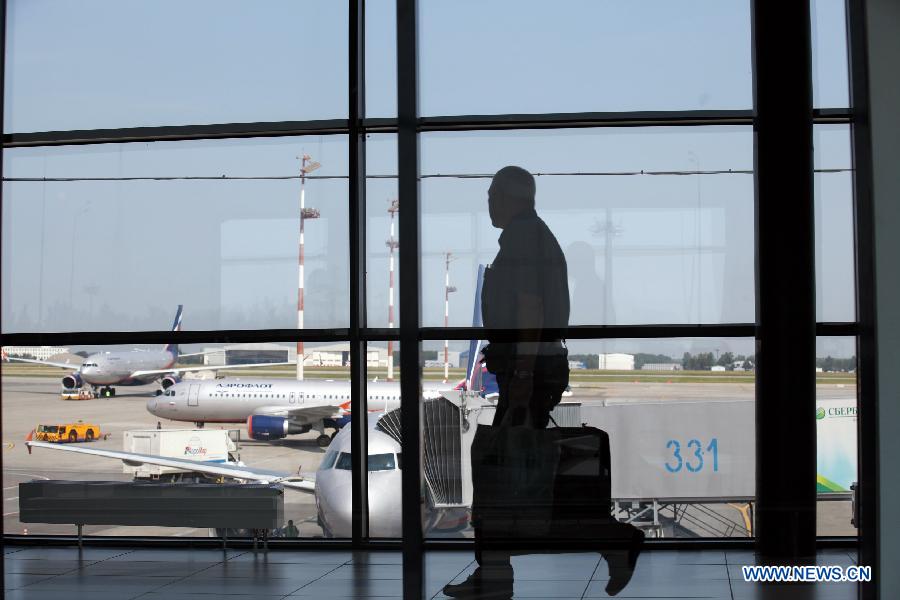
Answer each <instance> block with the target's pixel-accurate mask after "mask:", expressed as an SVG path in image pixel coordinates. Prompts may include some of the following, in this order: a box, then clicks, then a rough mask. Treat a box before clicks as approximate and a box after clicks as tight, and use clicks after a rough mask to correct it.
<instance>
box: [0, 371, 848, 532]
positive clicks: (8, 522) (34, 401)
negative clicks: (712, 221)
mask: <svg viewBox="0 0 900 600" xmlns="http://www.w3.org/2000/svg"><path fill="white" fill-rule="evenodd" d="M59 385H60V384H59V381H58V380H57V379H55V378H53V379H50V378H47V377H18V376H7V377H3V378H2V411H3V415H2V416H3V430H2V434H3V440H2V441H3V527H4V532H6V533H10V534H21V533H24V532H25V530H26V529H27V532H28V533H30V534H73V533H75V527H74V526H68V525H51V524H38V523H29V524H23V523H21V522H20V521H19V519H18V484H19V483H20V482H22V481H29V480H32V479H73V480H108V481H128V480H130V475H129V474H126V473H124V472H123V469H122V466H121V464H120V463H118V462H116V461H112V460H109V459H105V458H101V457H90V456H84V455H77V454H72V453H63V452H53V451H49V450H40V449H35V450H34V452H33V453H32V454H30V455H29V453H28V451H27V449H26V447H25V445H24V441H25V437H26V436H27V435H28V432H30V431H31V429H32V428H34V427H35V426H36V425H38V424H61V423H67V422H75V421H78V420H79V419H80V420H82V421H84V422H89V423H94V424H96V425H98V426H99V427H100V429H101V432H102V433H103V434H107V433H108V434H109V438H108V439H105V440H103V439H100V440H96V441H94V442H91V445H92V447H98V448H108V449H113V450H122V443H123V442H122V440H123V437H124V432H125V431H128V430H133V429H153V428H155V427H156V424H157V418H156V417H154V416H153V415H151V414H150V413H148V412H147V410H146V407H145V404H146V401H147V399H148V398H149V397H151V396H152V395H153V392H154V390H156V389H157V386H156V385H155V384H152V385H146V386H140V387H119V388H117V390H116V392H117V395H116V396H115V397H112V398H97V399H93V400H83V401H64V400H61V399H60V398H59ZM817 394H818V396H819V397H820V398H854V397H855V395H856V387H855V386H854V385H843V384H839V385H820V386H817ZM752 398H753V385H752V384H742V383H727V384H722V383H679V384H675V383H672V384H668V383H664V382H661V383H646V382H642V383H608V384H605V385H603V386H602V387H599V388H598V387H594V386H591V387H590V388H579V387H577V386H576V387H575V388H574V395H573V397H572V398H569V399H568V400H573V401H580V402H582V403H583V404H584V405H591V404H603V403H619V402H629V401H640V400H645V401H646V400H650V399H657V400H665V401H692V400H693V401H697V400H701V399H702V400H707V401H708V400H723V401H728V400H736V399H747V400H750V399H752ZM162 426H163V428H167V429H168V428H189V427H191V425H190V424H188V423H174V422H167V421H164V422H162ZM213 427H216V428H218V427H219V426H218V425H216V426H213V425H207V428H213ZM222 427H223V428H229V427H228V426H222ZM230 428H239V429H241V443H240V456H241V459H242V460H243V461H244V462H245V463H246V464H248V465H252V466H258V467H262V468H265V469H271V470H278V471H284V472H297V471H298V470H300V471H301V472H303V473H310V474H314V473H315V470H316V469H317V468H318V466H319V462H320V461H321V459H322V457H323V455H324V450H323V449H321V448H319V447H318V446H317V445H316V442H315V436H316V433H315V432H311V433H308V434H304V435H299V436H291V437H290V438H288V439H285V440H279V441H276V442H258V441H255V440H248V439H247V433H246V427H245V426H243V425H231V426H230ZM849 514H850V506H849V502H844V501H832V502H820V503H819V533H820V535H855V530H854V529H853V528H852V526H850V524H849ZM285 519H293V520H294V523H295V524H296V525H297V526H298V528H299V529H300V535H301V536H302V537H318V536H321V535H322V531H321V529H320V528H319V526H318V525H317V523H316V508H315V498H314V497H313V495H312V494H309V493H304V492H298V491H295V490H288V491H286V493H285ZM85 534H91V535H135V536H141V535H164V536H205V535H208V532H207V530H196V529H186V528H155V527H154V528H148V527H115V526H86V527H85Z"/></svg>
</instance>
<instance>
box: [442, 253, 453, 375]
mask: <svg viewBox="0 0 900 600" xmlns="http://www.w3.org/2000/svg"><path fill="white" fill-rule="evenodd" d="M451 260H454V259H453V255H452V254H451V253H450V252H446V253H444V329H446V328H447V327H449V326H450V294H451V293H452V292H455V291H456V288H455V287H454V286H452V285H450V261H451ZM449 377H450V340H444V383H447V379H448V378H449Z"/></svg>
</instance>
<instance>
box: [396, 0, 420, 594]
mask: <svg viewBox="0 0 900 600" xmlns="http://www.w3.org/2000/svg"><path fill="white" fill-rule="evenodd" d="M416 8H417V7H416V0H397V125H398V126H397V148H398V150H397V166H398V169H399V171H398V174H399V182H398V189H399V196H400V211H399V221H400V223H399V225H400V252H399V254H400V306H401V311H400V399H401V401H400V415H401V431H402V436H403V494H402V500H403V597H404V598H405V599H407V600H418V599H419V598H422V597H423V596H424V582H425V574H424V570H425V568H424V567H425V563H424V543H423V532H422V500H423V495H422V494H423V487H422V438H421V436H422V429H421V427H420V424H421V422H422V405H421V402H420V401H419V398H420V397H421V387H422V385H421V383H422V381H421V380H422V371H421V366H420V364H419V357H420V355H421V349H422V348H421V343H420V342H419V322H420V319H419V315H420V311H421V298H420V294H419V277H420V272H419V269H420V265H419V255H420V246H421V243H420V226H419V221H420V219H419V208H420V206H419V180H418V177H419V138H418V133H417V131H416V126H417V119H418V108H419V107H418V77H417V75H418V73H417V69H418V66H417V64H418V62H417V56H416V55H417V47H416V33H417V31H416V29H417V18H416Z"/></svg>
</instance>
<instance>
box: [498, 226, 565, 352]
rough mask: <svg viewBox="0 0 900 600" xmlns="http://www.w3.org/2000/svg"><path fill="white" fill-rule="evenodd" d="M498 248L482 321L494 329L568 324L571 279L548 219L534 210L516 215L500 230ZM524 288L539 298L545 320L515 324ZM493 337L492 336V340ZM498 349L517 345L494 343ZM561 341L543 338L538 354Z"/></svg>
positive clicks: (549, 326) (561, 327)
mask: <svg viewBox="0 0 900 600" xmlns="http://www.w3.org/2000/svg"><path fill="white" fill-rule="evenodd" d="M499 243H500V251H499V252H497V257H496V258H495V259H494V262H493V263H492V264H491V266H490V267H489V268H488V269H487V270H486V271H485V275H484V285H483V287H482V291H481V307H482V320H483V322H484V326H485V327H488V328H492V329H512V328H516V327H522V328H532V327H538V326H539V325H540V326H541V327H543V328H545V329H564V328H565V327H566V326H567V325H568V323H569V280H568V275H567V272H566V259H565V256H564V255H563V252H562V249H561V248H560V247H559V243H558V242H557V241H556V237H554V235H553V233H552V232H551V231H550V228H548V227H547V224H546V223H544V221H543V220H542V219H541V218H540V217H538V215H537V213H536V212H534V211H533V210H531V211H528V212H526V213H523V214H520V215H518V216H516V217H515V218H514V219H513V220H512V221H511V222H510V223H509V224H508V225H507V226H506V228H505V229H504V230H503V233H501V234H500V239H499ZM520 293H526V294H531V295H534V296H537V297H539V298H540V299H541V304H542V306H543V323H541V324H539V323H517V322H516V311H517V309H518V306H517V298H516V296H517V295H518V294H520ZM488 341H490V340H488ZM491 346H492V348H493V349H494V350H495V351H503V352H504V353H509V354H513V353H514V351H513V348H514V347H515V344H502V345H501V344H496V343H493V342H492V343H491ZM558 348H560V344H559V342H556V343H542V344H541V346H540V350H539V353H540V354H548V353H551V354H552V353H554V350H555V349H558Z"/></svg>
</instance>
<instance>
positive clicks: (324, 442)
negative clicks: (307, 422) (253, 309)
mask: <svg viewBox="0 0 900 600" xmlns="http://www.w3.org/2000/svg"><path fill="white" fill-rule="evenodd" d="M316 443H317V444H318V445H319V448H327V447H328V444H330V443H331V436H330V435H327V434H325V433H322V434H320V435H319V437H317V438H316Z"/></svg>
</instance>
